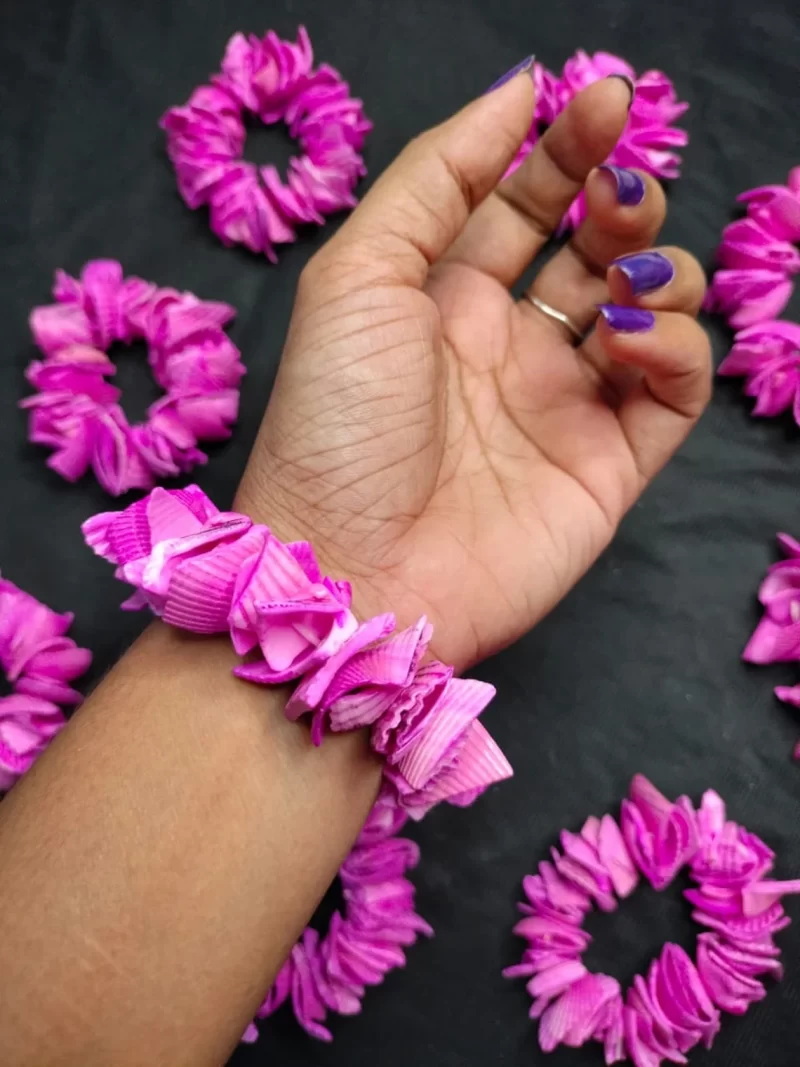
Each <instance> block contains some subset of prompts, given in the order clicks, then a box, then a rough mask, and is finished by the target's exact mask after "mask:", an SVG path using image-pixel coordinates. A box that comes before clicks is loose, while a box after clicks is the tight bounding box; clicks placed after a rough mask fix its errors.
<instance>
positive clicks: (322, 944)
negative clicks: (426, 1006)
mask: <svg viewBox="0 0 800 1067" xmlns="http://www.w3.org/2000/svg"><path fill="white" fill-rule="evenodd" d="M406 819H407V816H406V814H405V813H404V812H403V811H402V810H401V809H400V808H399V807H398V806H397V802H396V799H395V798H394V797H392V795H391V794H390V793H389V792H388V791H385V792H384V793H382V794H381V796H380V797H379V798H378V800H377V801H376V803H375V806H374V807H373V809H372V812H371V813H370V816H369V818H368V819H367V822H366V824H365V826H364V829H363V830H362V831H361V833H360V835H359V837H358V840H357V841H356V843H355V845H354V846H353V849H352V851H351V852H350V854H349V855H348V857H347V859H346V860H345V861H344V863H343V864H342V867H341V869H340V871H339V881H340V883H341V886H342V896H343V897H344V909H343V911H344V913H343V914H342V913H341V912H339V911H335V912H334V913H333V916H332V918H331V922H330V926H329V927H328V930H327V932H326V933H325V934H324V936H320V934H319V933H317V931H316V930H312V929H310V928H307V929H306V931H305V933H304V934H303V936H302V938H301V939H300V940H299V941H298V942H297V944H296V945H295V947H294V948H293V949H292V953H291V955H290V956H289V959H288V960H287V961H286V963H285V964H284V965H283V967H282V968H281V970H280V972H279V974H278V977H277V978H276V979H275V982H274V984H273V986H272V988H271V989H270V991H269V993H268V994H267V996H266V998H265V1000H264V1003H263V1004H262V1005H261V1007H260V1008H259V1010H258V1015H257V1017H258V1018H259V1019H264V1018H266V1017H267V1016H269V1015H272V1013H273V1012H274V1011H276V1010H277V1009H278V1008H279V1007H280V1006H281V1005H282V1004H283V1003H285V1002H286V1001H287V1000H288V1001H290V1003H291V1006H292V1010H293V1012H294V1014H295V1017H296V1018H297V1021H298V1022H299V1023H300V1025H301V1026H302V1027H303V1029H304V1030H306V1031H307V1032H308V1033H309V1034H311V1036H312V1037H316V1038H319V1039H320V1040H321V1041H330V1040H331V1036H332V1035H331V1032H330V1030H328V1028H327V1027H326V1026H325V1025H324V1024H325V1021H326V1016H327V1013H328V1012H329V1011H331V1012H336V1013H338V1014H340V1015H356V1014H358V1012H360V1011H361V1001H362V1000H363V998H364V993H365V991H366V988H367V986H374V985H379V984H380V983H381V982H382V981H383V979H384V978H385V977H386V975H387V974H388V973H389V971H392V970H394V968H395V967H403V966H405V962H406V957H405V949H406V948H408V947H409V946H410V945H413V944H414V942H415V941H416V940H417V937H418V936H419V935H420V934H425V935H426V936H428V937H430V936H431V935H432V933H433V930H432V929H431V927H430V926H429V925H428V923H426V922H425V920H424V919H423V918H421V917H420V916H419V915H418V914H417V912H416V911H415V909H414V886H413V885H412V884H411V882H409V880H408V879H407V878H406V877H405V875H406V873H407V872H408V871H409V870H410V869H411V868H412V867H415V866H416V865H417V862H418V860H419V848H418V847H417V845H416V844H414V842H413V841H408V840H405V839H403V838H400V837H398V836H397V834H398V833H399V832H400V830H401V829H402V828H403V826H404V824H405V822H406ZM257 1038H258V1030H257V1029H256V1027H255V1025H254V1024H251V1025H250V1026H249V1027H248V1028H247V1030H246V1032H245V1035H244V1037H243V1040H244V1041H247V1042H250V1041H255V1040H256V1039H257Z"/></svg>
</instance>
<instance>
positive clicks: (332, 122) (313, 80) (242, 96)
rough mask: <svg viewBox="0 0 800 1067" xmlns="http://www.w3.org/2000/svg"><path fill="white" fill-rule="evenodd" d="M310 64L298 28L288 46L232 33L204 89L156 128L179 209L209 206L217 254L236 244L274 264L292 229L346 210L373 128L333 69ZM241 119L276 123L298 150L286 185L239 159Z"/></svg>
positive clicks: (272, 37)
mask: <svg viewBox="0 0 800 1067" xmlns="http://www.w3.org/2000/svg"><path fill="white" fill-rule="evenodd" d="M313 64H314V54H313V51H312V48H311V42H310V40H309V37H308V34H307V33H306V31H305V29H304V28H303V27H302V26H301V27H300V29H299V31H298V34H297V41H296V42H294V43H292V42H291V41H284V40H281V38H280V37H278V36H277V34H275V33H273V32H272V31H270V32H269V33H267V34H266V35H265V36H264V37H263V38H259V37H256V36H254V35H250V36H249V37H245V36H244V35H243V34H241V33H237V34H235V35H234V36H233V37H232V38H231V39H230V41H229V42H228V46H227V49H226V51H225V56H224V59H223V61H222V69H221V71H220V72H219V73H218V74H215V75H214V76H213V77H212V79H211V84H210V85H202V86H200V87H199V88H198V89H195V90H194V92H193V93H192V95H191V96H190V98H189V100H188V102H187V103H186V104H185V105H184V106H183V107H173V108H170V110H169V111H167V113H166V114H165V115H164V117H163V118H162V120H161V125H162V127H163V129H164V130H166V133H167V152H168V154H169V157H170V159H171V160H172V163H173V165H174V167H175V173H176V174H177V178H178V189H179V191H180V194H181V196H182V197H183V199H184V201H185V202H186V204H187V205H188V207H190V208H192V209H194V208H199V207H202V206H203V205H207V206H208V209H209V218H210V222H211V229H212V230H213V231H214V233H215V234H216V235H217V236H218V237H219V238H220V240H221V241H222V242H223V244H226V245H233V244H242V245H244V246H245V247H246V248H249V249H250V251H251V252H260V253H263V255H265V256H266V257H267V258H268V259H270V260H272V261H273V262H275V260H276V259H277V257H276V254H275V246H276V245H279V244H285V243H287V242H289V241H294V239H295V237H296V231H297V227H298V225H300V224H302V223H317V224H321V223H322V222H323V221H324V217H325V216H326V215H330V214H333V213H334V212H337V211H341V210H342V209H344V208H352V207H354V206H355V204H356V199H355V197H354V195H353V190H354V188H355V186H356V184H357V182H358V180H359V178H361V177H362V176H363V175H364V174H365V173H366V168H365V166H364V161H363V159H362V157H361V150H362V148H363V146H364V141H365V139H366V136H367V134H368V133H369V131H370V130H371V129H372V124H371V123H370V122H369V120H368V119H367V118H366V117H365V115H364V109H363V106H362V103H361V101H360V100H355V99H353V98H352V97H351V96H350V89H349V87H348V85H347V82H346V81H344V79H343V78H342V76H341V75H340V74H339V73H338V72H337V71H336V70H334V69H333V67H329V66H327V64H322V65H321V66H319V67H315V66H314V65H313ZM245 112H249V113H251V114H254V115H257V116H258V118H259V119H260V120H261V121H262V122H263V123H266V124H270V123H275V122H278V121H280V120H283V121H284V122H285V123H286V125H287V126H288V129H289V134H290V136H291V137H292V138H294V139H295V140H296V141H297V143H298V146H299V148H300V151H301V154H300V155H298V156H295V157H293V158H292V160H291V161H290V164H289V171H288V174H287V175H286V179H285V180H283V179H282V178H281V177H280V175H279V174H278V171H277V170H276V169H275V167H272V166H267V167H258V166H256V165H255V164H254V163H249V162H247V161H246V160H245V159H243V158H242V152H243V149H244V144H245V140H246V137H247V132H246V130H245V126H244V122H243V115H244V114H245Z"/></svg>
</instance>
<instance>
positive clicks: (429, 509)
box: [243, 263, 639, 666]
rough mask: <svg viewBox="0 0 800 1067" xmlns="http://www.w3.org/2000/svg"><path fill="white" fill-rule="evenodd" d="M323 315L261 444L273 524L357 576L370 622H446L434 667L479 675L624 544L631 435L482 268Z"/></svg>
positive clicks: (312, 316)
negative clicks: (617, 542) (484, 660)
mask: <svg viewBox="0 0 800 1067" xmlns="http://www.w3.org/2000/svg"><path fill="white" fill-rule="evenodd" d="M311 306H312V310H310V311H309V312H308V314H304V310H305V309H304V298H303V296H302V294H301V297H300V300H299V302H298V308H297V311H296V313H295V322H294V325H293V328H292V331H291V333H290V336H289V341H288V345H287V351H286V353H285V356H284V362H283V364H282V366H281V371H280V374H279V377H278V381H277V383H276V387H275V392H274V394H273V398H272V400H271V403H270V417H269V418H268V419H267V420H266V421H265V425H264V430H263V433H262V437H261V439H260V442H259V445H258V446H257V447H258V448H259V450H260V454H259V462H258V464H257V465H254V467H253V469H254V471H255V470H257V471H258V481H259V483H260V487H259V489H258V490H257V492H258V495H259V498H260V499H262V500H263V499H265V498H266V499H267V500H269V514H268V515H266V516H265V518H266V519H267V521H269V522H270V523H271V524H272V525H274V527H275V528H276V530H277V532H278V533H280V534H281V536H284V537H291V536H303V537H307V538H308V539H309V540H311V542H312V543H313V545H314V547H315V549H316V551H317V553H318V555H319V556H320V558H321V560H322V562H323V563H324V565H325V566H326V567H327V568H328V569H329V570H330V571H331V572H332V573H334V574H336V575H342V576H347V577H350V578H352V579H353V581H354V585H355V590H356V605H355V606H356V609H357V610H358V611H359V612H360V613H362V614H374V613H376V612H378V611H385V610H392V611H394V612H395V613H396V614H397V615H398V618H399V621H400V622H401V623H408V622H410V621H412V620H413V619H414V618H416V617H417V616H418V615H420V614H423V613H424V614H426V615H428V617H429V618H430V619H431V621H433V622H434V624H436V623H439V622H440V620H443V619H446V620H447V625H446V626H440V627H439V628H438V630H437V632H436V636H435V638H434V647H435V651H436V654H437V655H438V656H440V657H441V658H442V659H445V660H447V661H449V662H454V663H456V664H457V665H459V666H464V665H466V664H468V663H470V662H472V661H474V660H476V659H478V658H480V657H482V656H484V655H487V654H488V653H490V652H492V651H493V650H495V649H497V648H499V647H501V646H503V645H504V644H507V643H508V642H510V641H512V640H513V639H514V638H515V637H517V636H518V635H519V634H520V633H522V632H524V630H526V629H527V628H529V627H530V626H532V625H533V624H534V623H535V622H536V621H537V620H538V619H539V618H540V617H541V616H542V615H544V614H545V613H546V612H547V611H548V610H549V609H550V608H551V607H552V606H553V605H554V604H555V603H556V602H557V601H558V600H559V599H560V598H561V597H562V596H563V595H564V593H565V592H566V591H567V590H568V589H569V588H570V587H571V586H572V585H573V584H574V582H575V581H576V580H577V578H578V577H579V576H580V575H581V574H582V573H583V572H584V571H585V570H586V568H587V567H588V566H589V565H590V564H591V563H592V562H593V560H594V559H595V558H596V557H597V555H598V554H599V553H600V552H601V551H602V549H603V548H604V547H605V545H606V544H607V542H608V541H609V539H610V537H611V535H612V534H613V531H614V528H615V526H616V524H617V522H618V520H619V518H620V517H621V515H622V513H623V511H624V510H625V507H626V506H627V504H628V503H629V502H630V501H631V500H632V499H633V498H634V496H635V494H636V491H637V489H638V487H639V486H638V482H639V479H638V476H637V472H636V467H635V464H634V462H633V458H632V455H631V452H630V449H629V448H628V447H627V443H626V441H625V437H624V435H623V433H622V431H621V429H620V426H619V423H618V421H617V418H616V416H615V414H614V411H613V410H612V408H611V407H610V406H609V405H608V403H607V402H606V401H605V400H604V398H603V394H602V387H601V385H600V384H599V381H598V379H597V378H596V377H595V376H593V374H592V373H591V370H590V368H588V367H587V366H586V365H583V364H582V361H581V360H580V358H579V357H578V356H577V354H576V351H575V349H574V348H573V347H572V346H571V345H570V344H569V343H568V342H567V341H566V340H562V339H561V338H560V337H559V336H558V333H557V331H556V330H554V329H552V328H551V327H550V324H549V323H548V322H546V321H544V320H543V321H542V322H539V320H538V317H537V316H530V315H528V314H526V313H525V311H524V309H522V308H520V307H519V306H518V305H517V304H516V303H515V301H514V300H513V299H512V298H511V296H510V294H509V293H508V291H507V290H506V289H504V288H503V287H502V286H501V285H500V284H499V283H498V282H496V281H495V280H494V279H493V278H491V277H488V276H486V275H484V274H481V273H480V272H478V271H476V270H474V269H472V268H470V267H466V266H463V265H461V264H457V263H443V264H440V265H439V266H438V267H437V269H436V271H435V272H434V273H433V274H432V276H431V278H430V279H429V282H428V285H427V286H426V289H425V290H424V291H419V290H416V289H413V288H407V287H399V286H378V287H375V286H370V287H367V288H357V289H355V290H354V291H350V292H346V293H345V294H344V295H342V296H341V297H340V298H338V299H335V300H333V301H332V302H329V303H326V304H324V305H322V306H319V307H316V306H314V305H311ZM243 492H244V495H245V496H246V497H247V496H248V495H252V494H253V492H254V489H253V487H252V486H251V485H249V484H248V481H247V480H246V481H245V484H244V487H243Z"/></svg>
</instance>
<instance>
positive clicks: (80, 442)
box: [20, 259, 244, 496]
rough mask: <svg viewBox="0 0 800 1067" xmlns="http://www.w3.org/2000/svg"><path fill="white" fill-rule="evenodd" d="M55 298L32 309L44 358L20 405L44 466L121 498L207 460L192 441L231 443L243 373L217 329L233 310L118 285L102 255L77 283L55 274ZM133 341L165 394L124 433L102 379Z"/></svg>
mask: <svg viewBox="0 0 800 1067" xmlns="http://www.w3.org/2000/svg"><path fill="white" fill-rule="evenodd" d="M53 295H54V297H55V299H56V302H55V303H54V304H48V305H47V306H45V307H37V308H34V309H33V311H32V313H31V317H30V324H31V330H32V332H33V337H34V340H35V342H36V344H37V346H38V348H39V349H40V351H41V352H42V353H43V355H44V358H43V359H42V360H36V361H35V362H33V363H31V365H30V366H29V367H28V370H27V372H26V376H27V378H28V381H29V382H30V384H31V385H32V386H33V387H34V389H35V390H36V393H35V395H33V396H30V397H27V398H26V399H25V400H23V401H22V402H21V405H20V406H21V407H23V408H27V409H28V410H29V411H30V420H29V436H30V439H31V441H33V442H34V443H35V444H40V445H45V446H47V447H48V448H51V449H53V454H52V455H51V456H50V457H49V459H48V460H47V465H48V467H50V468H52V470H54V471H56V472H57V473H58V474H60V475H61V476H62V477H63V478H66V479H67V480H68V481H71V482H73V481H75V480H76V479H78V478H80V477H81V475H83V474H84V473H85V472H86V471H87V470H88V469H89V468H91V469H92V471H93V472H94V474H95V477H96V478H97V480H98V482H99V483H100V485H102V487H103V488H104V489H105V490H106V491H107V492H108V493H111V494H112V495H113V496H118V495H119V494H121V493H125V492H127V491H128V490H129V489H149V488H151V487H152V486H153V485H154V484H155V482H156V481H157V480H158V479H161V478H168V477H174V476H175V475H178V474H181V473H183V472H185V471H188V470H191V468H192V467H194V466H195V464H197V463H205V462H206V456H205V454H204V453H203V452H201V451H200V450H199V449H198V448H197V443H198V441H219V440H224V439H225V438H227V437H229V436H230V432H231V431H230V426H231V424H232V423H233V422H235V420H236V416H237V413H238V407H239V380H240V378H241V377H242V375H243V374H244V367H243V366H242V364H241V362H240V359H239V350H238V348H237V347H236V346H235V345H234V344H233V342H232V341H231V340H230V338H229V337H228V336H227V334H226V333H225V332H224V330H223V326H224V325H225V324H226V323H227V322H229V321H230V320H231V319H232V318H233V316H234V315H235V314H236V312H235V311H234V309H233V308H232V307H230V306H229V305H228V304H222V303H218V302H216V301H208V300H198V298H197V297H196V296H193V295H192V294H191V293H179V292H177V291H176V290H175V289H158V288H157V287H156V286H155V285H153V284H152V283H151V282H146V281H142V279H141V278H124V277H123V273H122V267H121V266H120V264H119V263H117V262H116V261H115V260H110V259H98V260H93V261H91V262H89V263H87V264H86V266H85V267H84V268H83V271H82V272H81V277H80V280H78V279H76V278H72V277H70V275H68V274H66V273H65V272H64V271H61V270H59V271H56V282H55V287H54V289H53ZM135 338H144V339H145V340H146V341H147V345H148V350H149V363H150V367H151V368H152V371H153V376H154V377H155V379H156V381H157V382H158V384H159V385H160V386H161V387H162V389H164V391H165V394H166V395H165V396H163V397H162V398H161V399H160V400H157V401H156V402H155V403H154V404H152V405H151V406H150V408H149V409H148V412H147V419H146V421H145V422H143V423H140V424H136V425H131V424H130V423H129V422H128V419H127V416H126V415H125V412H124V411H123V409H122V407H121V406H120V403H119V401H120V391H119V389H117V388H116V387H115V386H113V385H111V383H110V382H109V381H107V379H108V378H110V377H111V376H112V375H113V374H114V373H115V371H116V368H115V367H114V364H113V363H112V361H111V360H110V359H109V358H108V356H107V355H106V349H107V348H108V347H109V345H111V344H113V343H114V342H115V341H122V342H124V343H126V344H130V342H131V341H133V340H134V339H135Z"/></svg>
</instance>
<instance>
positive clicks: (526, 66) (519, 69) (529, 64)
mask: <svg viewBox="0 0 800 1067" xmlns="http://www.w3.org/2000/svg"><path fill="white" fill-rule="evenodd" d="M535 62H536V56H528V57H527V58H526V59H523V60H522V62H521V63H517V65H516V67H512V68H511V70H509V71H507V72H506V73H505V74H504V75H503V77H502V78H498V79H497V81H496V82H495V83H494V85H490V86H489V88H488V89H487V90H486V92H487V93H491V92H494V90H495V89H499V88H500V86H501V85H505V84H506V82H510V81H511V79H512V78H516V76H517V75H518V74H523V73H524V72H525V71H528V70H532V68H533V64H534V63H535ZM484 95H485V94H484Z"/></svg>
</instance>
